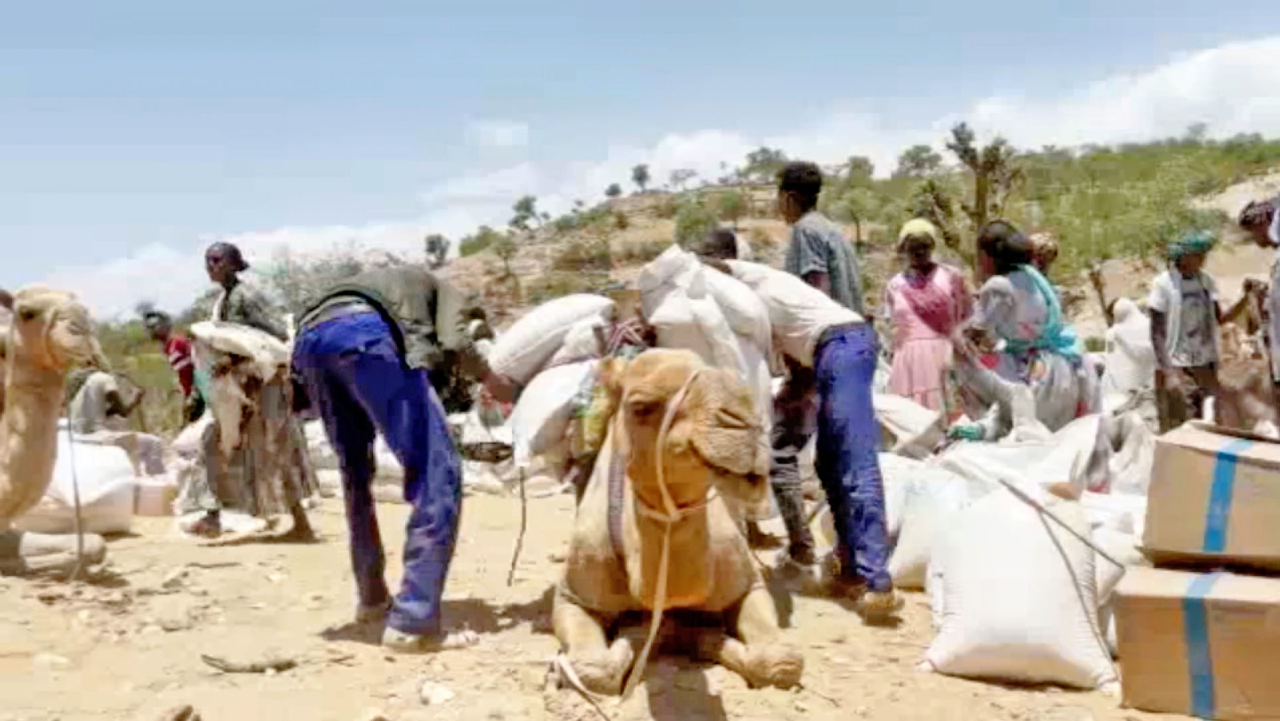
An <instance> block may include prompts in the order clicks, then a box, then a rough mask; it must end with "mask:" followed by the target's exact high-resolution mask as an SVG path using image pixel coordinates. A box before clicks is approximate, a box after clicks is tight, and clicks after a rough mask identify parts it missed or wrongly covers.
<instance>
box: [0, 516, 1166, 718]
mask: <svg viewBox="0 0 1280 721" xmlns="http://www.w3.org/2000/svg"><path fill="white" fill-rule="evenodd" d="M379 512H380V514H381V518H382V520H383V532H384V535H385V536H386V538H387V539H388V540H389V544H388V555H389V557H390V558H389V564H388V565H389V573H390V575H391V576H392V577H394V576H396V575H397V574H398V573H399V557H400V554H399V544H400V542H401V539H402V538H403V528H402V527H403V522H404V519H405V512H406V508H405V507H404V506H403V505H399V504H393V503H385V504H381V505H380V507H379ZM313 514H314V518H315V519H316V521H317V526H318V527H319V529H320V531H321V533H322V534H323V540H322V542H320V543H317V544H312V545H283V544H255V545H242V546H231V547H221V548H208V547H201V546H199V545H197V544H195V543H193V542H191V541H189V540H186V539H183V538H180V537H178V536H177V535H176V532H175V530H174V529H173V520H172V519H156V518H144V519H138V520H137V522H136V524H135V535H133V536H130V537H127V538H121V539H117V540H114V541H113V542H112V543H111V544H110V552H109V564H108V566H107V568H106V569H105V570H104V571H102V572H101V573H98V574H96V575H95V577H94V578H93V580H92V582H90V583H73V584H68V583H59V582H50V581H33V580H18V579H0V596H2V597H3V598H4V599H5V603H4V604H3V606H0V699H3V703H0V720H7V721H19V720H21V721H53V720H54V719H58V720H59V721H81V720H88V719H95V720H102V719H129V720H134V719H136V720H138V721H156V720H157V719H159V718H161V717H162V715H163V714H164V712H165V711H166V710H167V709H170V708H172V707H175V706H179V705H182V704H190V705H192V706H194V707H195V708H196V709H197V710H198V711H199V712H200V714H201V717H202V718H203V719H204V721H219V720H220V719H227V720H231V719H234V720H236V721H249V720H250V719H273V720H279V719H299V720H305V721H357V720H366V721H367V720H368V719H373V718H378V716H377V714H381V717H382V718H385V719H388V720H389V721H414V720H425V719H457V720H462V719H468V720H470V719H486V720H493V721H503V720H505V721H525V720H527V721H534V720H540V719H557V720H568V719H573V720H579V719H581V720H584V721H585V720H586V719H592V718H599V715H598V714H597V712H596V711H595V710H593V709H592V708H591V707H590V706H588V705H587V704H586V703H585V702H583V701H582V700H581V699H580V698H578V697H577V696H576V695H575V694H574V693H573V692H572V691H567V690H564V691H557V690H550V689H548V687H547V685H546V683H545V680H546V677H547V667H548V659H549V658H550V657H551V656H552V654H554V653H555V651H556V641H555V639H554V637H553V636H552V635H551V633H550V628H549V612H550V588H551V584H552V583H553V581H554V580H555V579H556V578H557V577H558V575H559V573H560V571H561V564H562V560H561V559H563V555H564V551H565V542H566V537H567V528H568V527H569V524H570V523H571V522H572V518H573V502H572V498H571V497H569V496H554V497H550V498H543V499H537V500H532V501H530V508H529V529H528V534H527V536H526V538H525V545H524V551H523V553H522V556H521V561H520V563H519V566H518V569H517V572H516V576H515V582H514V584H513V585H512V586H510V587H508V586H507V572H508V568H509V564H510V559H511V552H512V548H513V544H514V541H515V536H516V529H517V528H518V526H519V517H520V504H519V501H518V500H514V499H510V498H498V497H492V496H472V497H468V498H467V499H465V502H464V512H463V525H462V532H461V538H460V541H459V545H458V552H457V556H456V558H455V561H454V565H453V569H452V573H451V576H450V581H449V586H448V589H447V593H446V602H445V613H446V619H447V620H446V623H447V624H449V625H450V626H457V627H460V626H468V627H470V628H471V629H473V630H474V631H476V632H477V633H478V634H479V635H480V643H479V644H478V645H477V646H475V647H472V648H469V649H466V650H458V651H448V652H444V653H440V654H438V655H435V656H401V655H391V654H388V653H386V652H384V651H383V650H382V649H381V648H380V647H379V646H378V645H376V636H371V635H369V634H368V633H361V632H359V631H357V630H356V629H354V628H353V627H351V626H349V625H348V624H347V621H348V619H350V617H351V613H352V608H353V604H354V600H353V593H354V592H353V587H352V583H351V580H350V574H349V570H348V568H349V566H348V560H347V550H346V548H345V526H344V523H343V519H342V510H341V501H340V500H339V499H330V500H327V501H324V502H323V503H322V505H321V506H320V507H319V508H318V509H317V510H315V511H313ZM766 556H767V554H766ZM784 601H785V603H784V605H783V608H782V609H781V610H782V616H783V618H784V619H787V620H788V621H789V623H790V626H791V630H790V631H789V633H791V634H792V637H793V638H794V639H795V640H796V641H797V642H798V643H799V644H800V645H801V646H802V647H803V648H804V650H805V653H806V663H807V666H806V670H805V676H804V689H803V690H799V691H779V690H774V689H769V690H750V689H748V688H746V687H745V685H744V684H743V682H742V681H741V679H740V678H738V677H737V676H735V675H733V674H731V673H728V672H726V671H725V670H724V669H722V668H717V667H701V666H697V665H695V664H692V663H689V662H686V661H683V660H681V659H677V658H667V657H663V658H660V659H656V660H655V661H654V662H652V663H651V664H650V667H649V671H648V676H647V680H646V682H645V684H644V685H643V686H641V688H640V689H638V690H637V693H636V694H635V695H634V696H633V698H632V699H631V700H630V701H628V702H627V703H625V704H623V705H622V706H620V707H616V708H614V707H610V708H608V709H606V710H607V711H608V712H609V713H610V715H611V717H612V718H614V719H656V720H675V719H686V720H691V721H697V720H708V721H710V720H715V719H743V720H746V719H756V720H758V721H764V720H765V719H808V720H813V721H822V720H830V721H835V720H836V719H840V720H841V721H845V720H847V719H851V718H852V719H858V718H866V719H890V718H892V719H941V718H957V719H959V718H965V719H1053V720H1058V719H1061V720H1062V721H1084V720H1085V719H1099V720H1101V719H1114V720H1120V719H1125V720H1128V719H1143V718H1151V717H1148V716H1147V715H1145V714H1140V713H1138V712H1134V711H1128V710H1123V709H1120V708H1119V706H1118V701H1117V699H1115V698H1112V697H1109V696H1106V695H1103V694H1101V693H1079V692H1072V691H1063V690H1058V689H1049V688H1018V687H1006V686H1000V685H993V684H986V683H977V682H972V681H964V680H958V679H951V678H946V677H942V676H938V675H933V674H929V673H925V672H922V671H919V670H917V668H916V667H917V664H918V663H919V661H920V658H921V655H922V653H923V651H924V649H925V648H926V646H927V645H928V643H929V641H930V639H931V637H932V633H931V631H930V628H929V614H928V604H927V600H926V598H925V597H924V595H922V594H913V595H910V596H909V598H908V604H907V608H906V611H905V616H904V620H903V623H902V624H901V626H899V627H898V628H870V627H866V626H864V625H863V624H862V623H861V622H860V621H859V620H858V618H857V617H856V616H854V615H853V614H852V613H851V612H849V611H847V610H845V609H844V608H842V607H841V606H840V605H839V604H837V603H836V602H834V601H831V600H825V599H815V598H805V597H788V598H785V599H784ZM202 655H207V656H210V657H212V658H214V660H215V663H216V662H217V659H222V660H225V661H230V662H232V663H243V662H255V661H257V662H262V661H271V662H282V665H288V663H289V662H292V663H293V664H294V666H293V667H292V668H286V669H282V670H276V671H269V672H267V673H241V672H224V671H221V670H217V669H215V668H213V667H212V666H210V665H209V663H207V662H206V661H204V660H202ZM424 697H425V698H426V699H427V700H428V701H430V703H427V702H424V700H423V699H424Z"/></svg>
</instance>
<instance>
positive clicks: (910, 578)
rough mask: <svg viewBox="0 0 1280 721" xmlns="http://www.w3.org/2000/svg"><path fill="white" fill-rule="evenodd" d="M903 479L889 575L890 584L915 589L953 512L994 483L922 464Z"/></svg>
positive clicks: (922, 583)
mask: <svg viewBox="0 0 1280 721" xmlns="http://www.w3.org/2000/svg"><path fill="white" fill-rule="evenodd" d="M905 480H906V483H905V484H904V485H905V488H904V490H903V493H902V501H901V503H902V510H901V514H900V519H899V530H898V533H897V535H896V540H895V543H894V545H893V552H892V553H891V554H890V556H889V575H890V576H892V577H893V585H894V586H896V587H898V588H903V589H909V590H918V589H923V588H925V587H926V585H927V584H926V576H927V574H928V571H929V564H930V562H931V561H932V560H933V558H934V555H935V554H936V553H937V548H938V543H939V542H940V539H941V537H942V534H943V533H944V532H945V531H946V529H947V527H948V526H949V524H951V523H952V522H953V521H954V519H955V516H956V514H957V513H959V512H960V511H962V510H963V509H964V508H965V507H966V506H967V505H968V504H969V503H970V502H972V501H973V500H975V499H977V498H981V497H982V496H985V495H986V494H988V493H990V492H991V491H992V490H993V489H994V488H995V486H994V485H986V484H981V483H978V484H975V483H971V482H970V481H968V480H967V479H964V478H962V477H960V476H957V475H955V474H953V473H951V472H950V471H948V470H946V469H944V468H939V467H936V466H931V465H925V464H921V467H919V468H917V469H915V470H914V471H913V472H912V474H911V476H910V477H909V478H907V479H905Z"/></svg>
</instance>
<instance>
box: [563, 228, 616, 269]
mask: <svg viewBox="0 0 1280 721" xmlns="http://www.w3.org/2000/svg"><path fill="white" fill-rule="evenodd" d="M551 267H552V268H553V269H555V270H563V271H577V272H585V271H592V270H595V271H604V272H606V273H607V272H608V271H609V270H610V269H611V268H612V267H613V253H612V252H611V251H610V248H609V239H608V238H605V237H603V236H600V237H596V238H590V239H583V240H578V241H574V242H573V243H570V244H569V245H567V246H565V248H564V249H563V250H561V251H560V252H559V253H558V254H557V255H556V256H555V258H554V259H552V261H551Z"/></svg>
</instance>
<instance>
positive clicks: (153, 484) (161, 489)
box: [133, 478, 178, 516]
mask: <svg viewBox="0 0 1280 721" xmlns="http://www.w3.org/2000/svg"><path fill="white" fill-rule="evenodd" d="M133 489H134V490H133V493H134V495H133V513H134V515H137V516H172V515H173V502H174V501H175V500H177V498H178V486H177V485H175V484H174V483H173V482H172V481H170V480H169V479H167V478H138V479H137V480H135V481H134V485H133Z"/></svg>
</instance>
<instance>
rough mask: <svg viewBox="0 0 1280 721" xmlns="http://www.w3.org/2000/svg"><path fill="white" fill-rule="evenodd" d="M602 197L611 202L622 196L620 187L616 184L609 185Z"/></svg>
mask: <svg viewBox="0 0 1280 721" xmlns="http://www.w3.org/2000/svg"><path fill="white" fill-rule="evenodd" d="M604 195H605V197H606V198H608V199H610V200H613V199H614V198H617V197H619V196H620V195H622V186H621V185H618V184H617V183H610V184H609V187H607V188H605V189H604Z"/></svg>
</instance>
